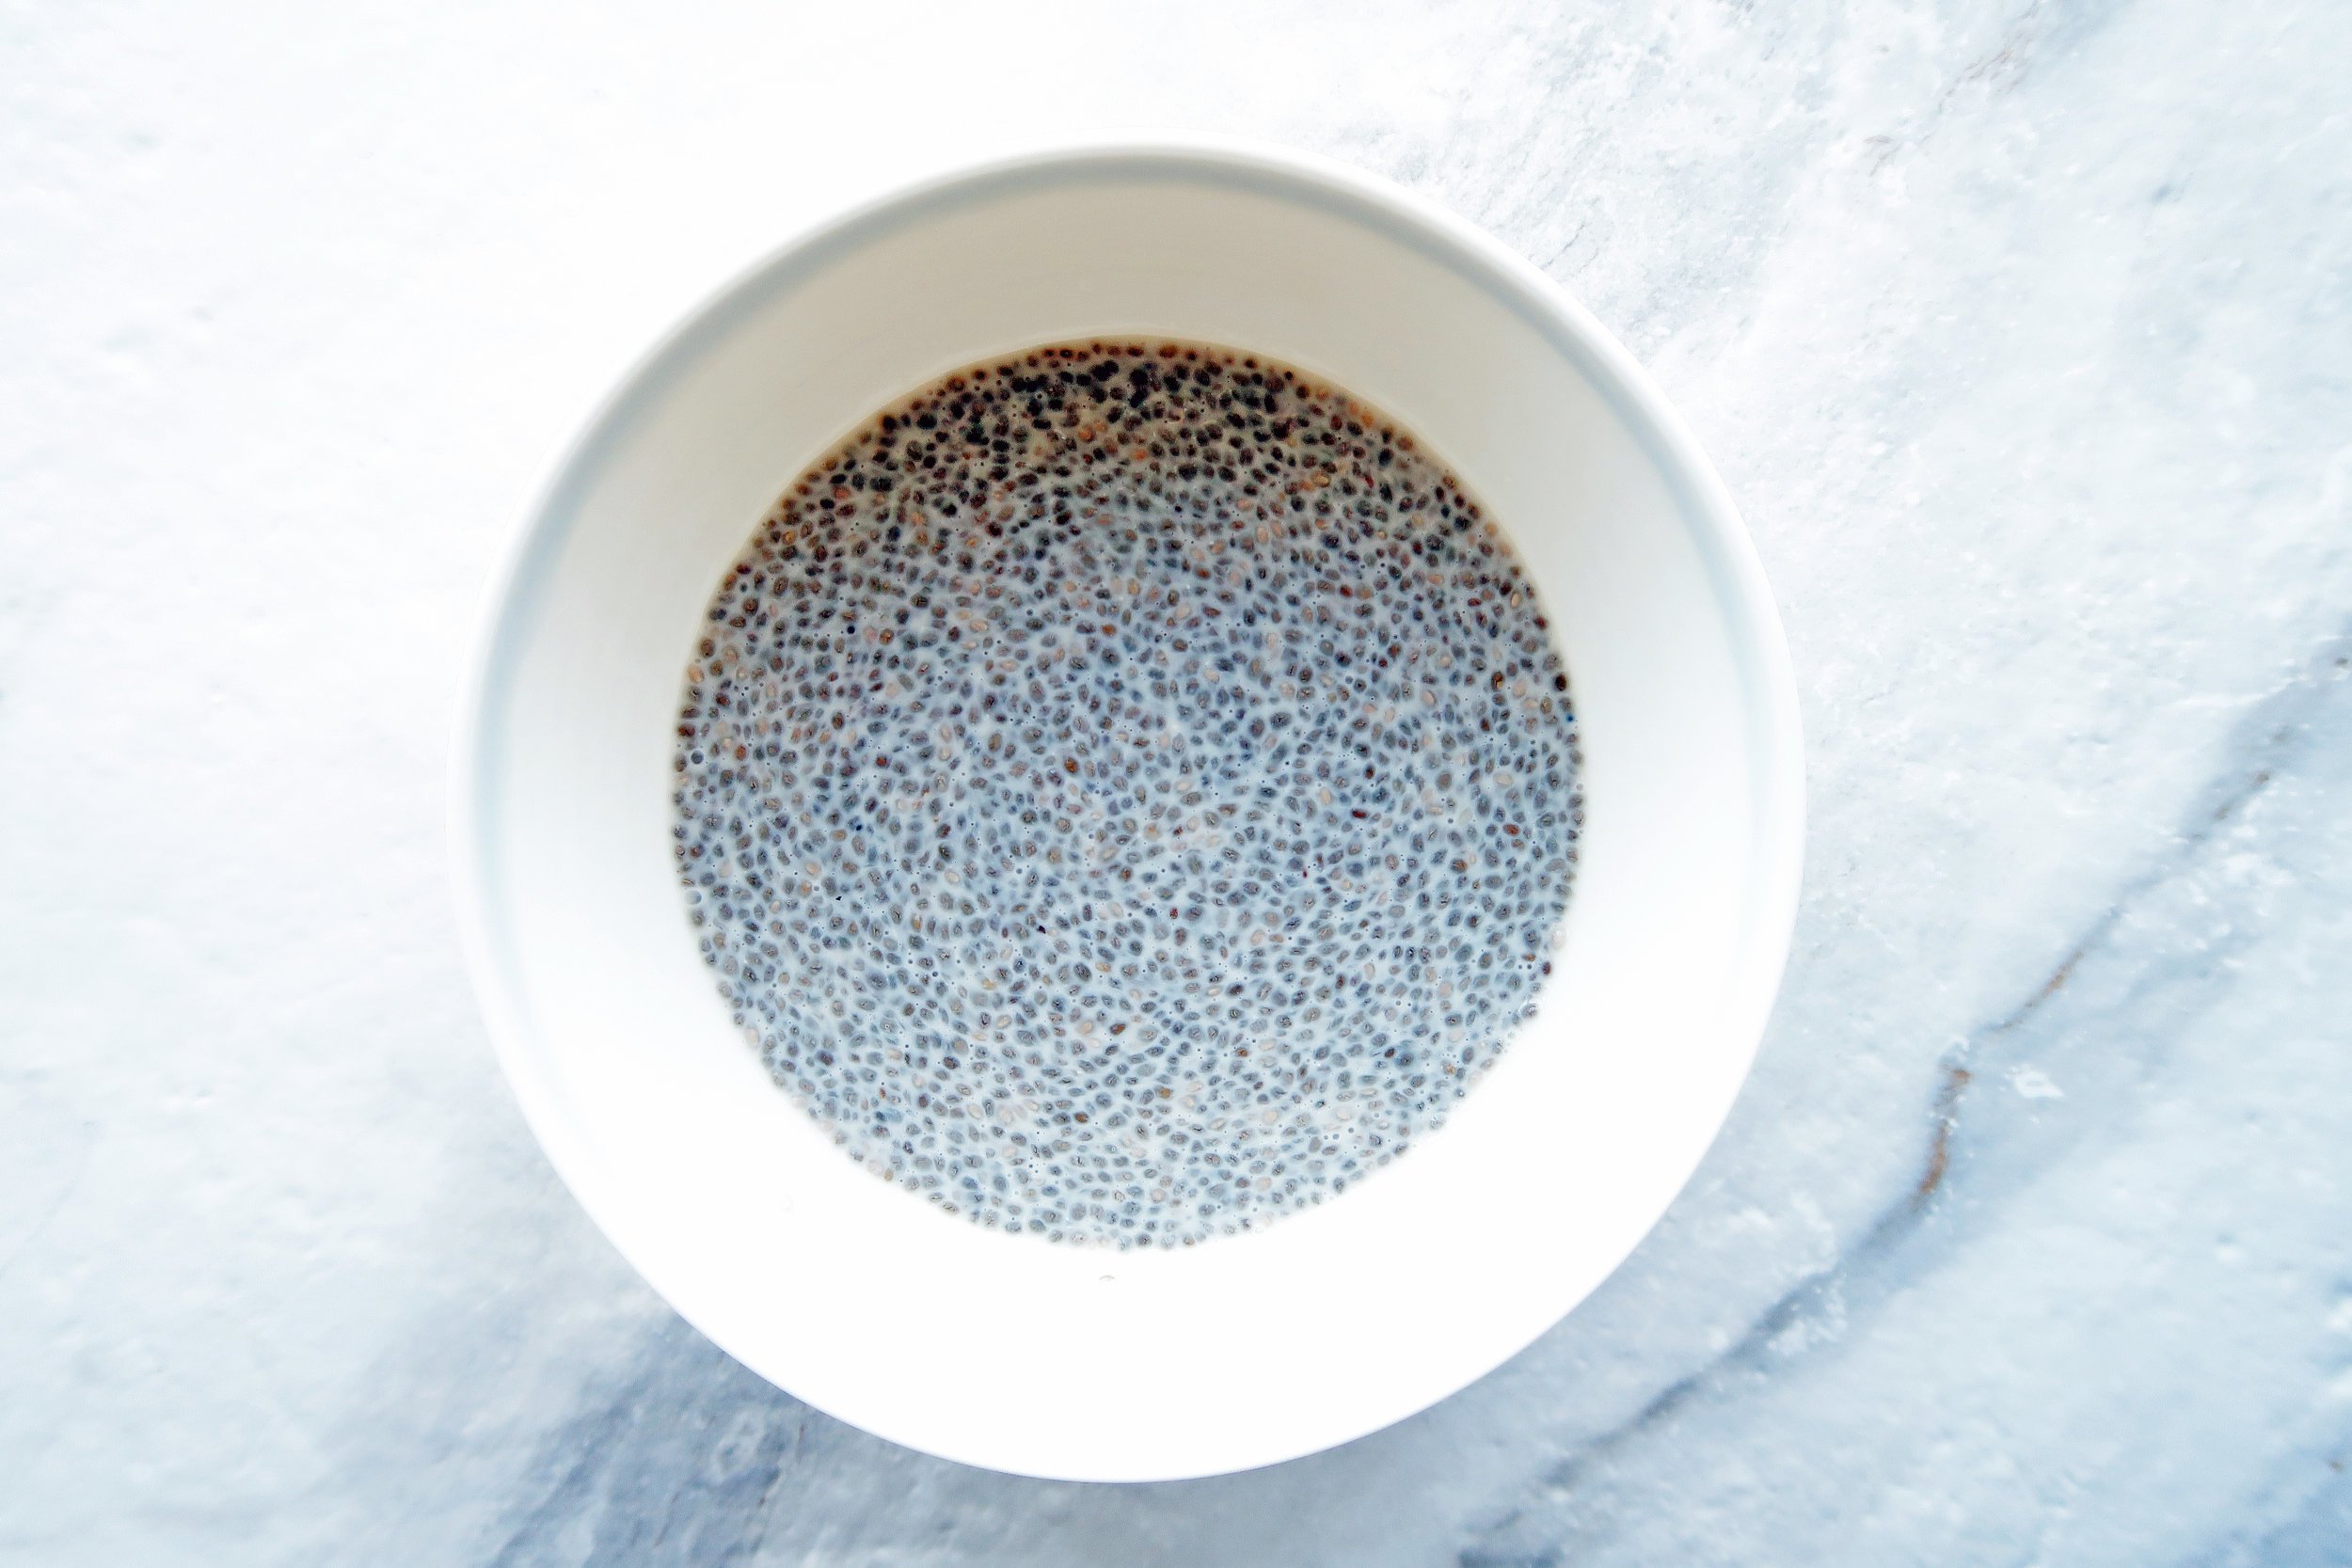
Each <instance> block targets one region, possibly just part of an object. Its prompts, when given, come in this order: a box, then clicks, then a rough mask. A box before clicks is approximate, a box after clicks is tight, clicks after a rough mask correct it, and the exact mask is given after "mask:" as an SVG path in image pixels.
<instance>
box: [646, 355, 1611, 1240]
mask: <svg viewBox="0 0 2352 1568" xmlns="http://www.w3.org/2000/svg"><path fill="white" fill-rule="evenodd" d="M686 680H687V685H686V695H685V702H684V704H683V706H682V708H681V710H680V713H679V718H678V730H677V758H676V770H677V777H678V788H677V793H676V797H675V799H676V803H677V808H678V826H677V829H676V840H677V845H676V847H677V862H678V869H679V874H680V876H681V877H682V879H684V881H685V885H686V896H687V902H688V905H689V906H690V911H689V913H690V918H691V920H692V922H693V924H694V927H696V930H697V934H698V936H699V938H700V940H701V943H702V950H703V954H704V956H705V957H706V958H707V959H708V960H709V962H710V964H711V966H712V967H713V969H714V970H715V971H716V972H717V974H718V976H719V984H720V988H721V990H723V993H724V994H725V996H726V998H727V1000H728V1002H729V1003H730V1004H731V1005H732V1006H733V1008H734V1010H735V1018H736V1021H737V1022H739V1024H741V1025H742V1027H743V1029H744V1031H745V1033H746V1034H747V1035H748V1036H749V1037H750V1038H751V1040H752V1042H753V1043H754V1044H755V1046H756V1047H757V1048H758V1050H759V1051H760V1053H761V1054H762V1056H763V1057H764V1058H765V1060H766V1061H767V1064H768V1066H769V1069H770V1070H771V1072H772V1073H773V1074H774V1076H775V1078H776V1080H777V1082H779V1083H780V1084H782V1085H784V1086H785V1087H786V1088H787V1090H788V1091H789V1092H790V1093H791V1094H793V1095H794V1096H795V1097H796V1098H798V1100H799V1101H801V1103H802V1104H803V1106H805V1107H806V1108H807V1110H808V1111H809V1113H810V1114H811V1115H812V1116H814V1117H816V1118H817V1119H818V1122H819V1123H820V1124H821V1125H823V1126H824V1127H825V1128H827V1129H828V1130H829V1131H830V1132H832V1133H833V1135H834V1141H835V1142H837V1143H839V1144H840V1145H841V1146H842V1147H843V1148H845V1149H847V1150H848V1152H849V1153H850V1156H851V1157H852V1158H854V1159H856V1160H858V1161H860V1162H862V1163H863V1164H866V1165H867V1166H869V1167H871V1168H873V1169H875V1170H877V1171H879V1172H881V1173H882V1174H884V1175H886V1176H888V1177H890V1178H891V1179H893V1180H897V1181H898V1182H900V1183H902V1184H903V1185H905V1186H907V1187H909V1188H911V1189H913V1190H914V1191H916V1192H919V1193H922V1194H923V1195H924V1196H928V1197H930V1199H931V1200H932V1201H933V1202H936V1203H938V1204H940V1205H942V1206H943V1207H945V1208H946V1209H947V1210H948V1211H949V1212H953V1213H958V1214H962V1215H965V1216H967V1217H969V1218H971V1219H973V1220H976V1221H977V1222H979V1223H980V1224H983V1225H987V1226H991V1227H999V1228H1002V1229H1005V1230H1008V1231H1016V1232H1036V1233H1039V1234H1042V1235H1045V1236H1048V1237H1052V1238H1054V1239H1057V1240H1069V1241H1081V1242H1108V1243H1116V1244H1118V1245H1121V1246H1126V1245H1132V1244H1136V1243H1147V1244H1160V1245H1172V1244H1177V1243H1191V1242H1196V1241H1199V1240H1200V1239H1202V1238H1205V1237H1209V1236H1214V1235H1217V1234H1220V1233H1224V1232H1230V1231H1235V1230H1243V1229H1248V1228H1249V1227H1253V1226H1258V1225H1263V1224H1264V1223H1265V1222H1267V1221H1268V1220H1271V1219H1273V1218H1275V1217H1276V1216H1278V1215H1280V1214H1282V1213H1285V1212H1289V1211H1291V1210H1294V1209H1297V1208H1300V1207H1303V1206H1305V1205H1308V1204H1311V1203H1315V1202H1318V1201H1320V1200H1321V1199H1322V1198H1324V1197H1325V1196H1327V1195H1329V1194H1332V1193H1337V1192H1341V1191H1343V1190H1344V1189H1345V1188H1346V1187H1347V1186H1348V1185H1349V1184H1350V1183H1351V1182H1354V1181H1356V1180H1359V1179H1360V1178H1361V1177H1362V1176H1364V1175H1365V1174H1367V1173H1368V1172H1370V1171H1371V1170H1373V1169H1375V1167H1377V1166H1380V1165H1384V1164H1388V1163H1389V1162H1390V1161H1391V1160H1392V1159H1394V1158H1395V1157H1396V1156H1397V1155H1399V1154H1401V1153H1403V1152H1404V1151H1405V1149H1406V1148H1407V1147H1409V1146H1410V1144H1411V1143H1412V1142H1413V1141H1414V1140H1415V1139H1416V1138H1419V1137H1421V1136H1422V1134H1424V1133H1426V1132H1430V1131H1431V1130H1432V1129H1434V1128H1436V1127H1437V1126H1438V1123H1439V1122H1440V1121H1442V1120H1443V1119H1444V1117H1445V1115H1446V1112H1447V1110H1448V1109H1449V1108H1450V1107H1451V1106H1452V1104H1453V1102H1454V1101H1455V1100H1457V1099H1459V1098H1460V1097H1461V1096H1462V1094H1463V1093H1464V1091H1465V1090H1466V1089H1467V1088H1468V1086H1469V1085H1470V1082H1471V1080H1472V1079H1474V1078H1475V1077H1476V1076H1477V1075H1478V1074H1479V1073H1480V1072H1481V1071H1483V1070H1484V1069H1486V1066H1487V1065H1488V1064H1489V1063H1491V1062H1492V1061H1493V1060H1494V1059H1495V1056H1496V1054H1497V1053H1498V1052H1500V1051H1501V1050H1502V1048H1503V1046H1504V1045H1505V1043H1506V1042H1507V1040H1508V1039H1509V1037H1510V1035H1511V1033H1512V1031H1513V1029H1514V1028H1515V1027H1516V1026H1517V1025H1518V1023H1519V1022H1520V1021H1521V1020H1522V1019H1523V1018H1524V1017H1525V1016H1526V1015H1527V1014H1528V1013H1529V1012H1531V1011H1532V1010H1533V1005H1534V997H1535V993H1536V990H1537V988H1538V987H1539V985H1540V984H1541V982H1542V978H1543V976H1544V975H1545V974H1548V973H1549V970H1550V968H1551V965H1550V962H1549V949H1550V944H1551V942H1552V940H1553V938H1554V935H1555V933H1556V931H1557V929H1558V927H1559V922H1560V917H1561V914H1562V911H1564V909H1565V906H1566V902H1567V897H1568V887H1569V881H1570V879H1571V877H1572V876H1573V874H1574V869H1575V865H1576V859H1577V839H1578V835H1579V832H1581V825H1582V821H1583V812H1582V808H1581V803H1580V796H1579V792H1578V761H1579V759H1578V744H1577V728H1576V721H1575V718H1574V715H1573V713H1572V712H1571V710H1570V707H1569V702H1568V694H1567V677H1566V674H1565V671H1564V670H1563V668H1562V666H1561V662H1560V657H1559V655H1558V654H1557V652H1556V651H1555V650H1554V648H1553V646H1552V643H1551V641H1550V638H1549V635H1548V632H1547V628H1546V623H1545V621H1544V618H1543V614H1542V610H1541V607H1540V606H1539V605H1538V604H1537V602H1536V599H1535V594H1534V589H1533V587H1532V586H1531V585H1530V583H1529V582H1528V580H1527V578H1526V577H1525V576H1524V574H1523V573H1522V572H1521V570H1520V568H1519V564H1518V561H1517V560H1516V559H1515V558H1514V557H1513V555H1512V553H1511V549H1510V547H1509V546H1508V545H1506V544H1505V543H1504V541H1503V539H1502V535H1501V534H1500V533H1498V532H1497V531H1496V530H1495V529H1494V527H1493V526H1492V525H1491V524H1490V523H1489V522H1488V521H1487V520H1486V517H1485V516H1484V515H1482V514H1481V512H1480V510H1479V508H1478V506H1477V505H1476V503H1475V502H1474V501H1472V500H1471V499H1470V497H1469V496H1468V495H1467V494H1466V493H1465V492H1464V490H1463V488H1462V486H1461V485H1460V483H1458V482H1456V481H1455V479H1454V476H1453V475H1452V474H1451V473H1449V472H1447V471H1446V469H1445V468H1444V467H1442V466H1440V465H1439V464H1438V463H1437V462H1436V461H1435V460H1434V459H1432V458H1431V457H1430V456H1429V455H1428V454H1427V453H1425V452H1423V451H1421V450H1420V449H1419V448H1418V446H1417V445H1416V443H1415V442H1414V441H1413V439H1412V438H1411V437H1410V436H1408V435H1406V433H1405V432H1403V431H1401V430H1399V429H1398V428H1397V427H1396V426H1395V425H1393V424H1391V423H1389V422H1387V421H1384V420H1382V419H1381V418H1380V417H1379V416H1378V415H1377V414H1375V413H1374V412H1373V411H1372V410H1371V409H1368V408H1366V407H1365V406H1364V405H1363V404H1359V403H1357V402H1355V401H1353V400H1351V399H1349V398H1347V397H1346V396H1345V395H1344V394H1343V393H1340V392H1338V391H1335V390H1334V389H1332V388H1329V387H1327V386H1324V385H1322V384H1319V383H1316V382H1314V381H1311V380H1310V379H1309V378H1308V377H1306V376H1305V375H1303V374H1301V373H1300V372H1295V371H1293V370H1289V369H1285V368H1283V367H1281V366H1279V365H1277V364H1274V363H1273V362H1271V361H1268V360H1266V359H1263V358H1262V357H1247V356H1241V355H1238V354H1234V353H1232V352H1228V351H1226V350H1222V349H1212V348H1206V347H1201V346H1199V345H1186V344H1175V343H1161V342H1135V341H1119V342H1093V343H1086V344H1069V345H1063V346H1057V347H1053V348H1041V349H1038V350H1036V351H1034V352H1031V353H1026V354H1022V355H1017V356H1012V357H1010V358H1007V359H1004V360H1001V361H997V362H993V363H990V364H987V365H985V366H977V367H974V368H972V369H969V370H966V371H963V372H959V373H958V374H955V375H951V376H948V377H946V378H945V379H943V380H941V381H939V382H936V383H934V384H932V385H931V386H930V387H927V388H924V389H923V390H922V391H921V392H919V393H917V394H915V395H914V396H913V397H911V398H908V399H906V400H904V401H903V402H901V403H899V404H896V405H894V406H893V407H891V408H890V409H889V410H888V411H887V412H885V413H883V414H881V415H879V416H877V417H876V418H875V419H874V420H871V421H870V422H868V423H867V424H866V426H865V427H864V428H863V429H861V430H860V431H859V432H858V433H857V434H856V435H854V436H851V437H850V438H849V439H848V440H846V441H844V442H843V443H842V444H841V445H840V446H839V447H837V448H836V449H835V450H834V451H833V452H832V453H831V454H830V455H828V456H827V457H825V458H824V459H823V460H822V461H821V462H818V463H817V464H815V465H814V466H812V467H810V468H809V469H808V471H807V472H806V473H804V474H803V475H802V477H801V478H800V479H799V480H798V481H797V482H796V483H794V484H793V486H792V487H791V489H790V491H789V492H788V493H787V495H786V496H785V498H784V499H783V500H782V501H781V502H780V503H779V504H778V505H777V506H776V508H775V509H774V511H773V512H771V514H770V515H769V516H768V518H767V519H766V521H765V522H764V523H763V524H762V525H761V526H760V529H759V531H758V532H757V534H756V535H755V537H754V538H753V540H752V541H751V544H750V545H749V546H748V547H747V548H746V549H745V550H744V552H743V554H742V556H741V558H740V559H739V561H738V562H736V564H735V566H734V568H733V570H732V571H731V572H730V573H729V574H728V576H727V578H726V580H725V581H724V582H723V584H722V585H721V587H720V589H719V592H718V594H717V595H716V596H715V597H714V598H713V599H712V600H711V604H710V610H709V616H708V619H707V623H706V626H705V632H704V636H703V638H702V640H701V642H700V645H699V648H698V650H697V652H696V655H695V657H694V660H693V662H692V663H691V665H690V666H689V667H688V669H687V672H686Z"/></svg>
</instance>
